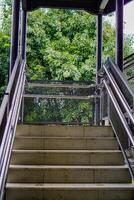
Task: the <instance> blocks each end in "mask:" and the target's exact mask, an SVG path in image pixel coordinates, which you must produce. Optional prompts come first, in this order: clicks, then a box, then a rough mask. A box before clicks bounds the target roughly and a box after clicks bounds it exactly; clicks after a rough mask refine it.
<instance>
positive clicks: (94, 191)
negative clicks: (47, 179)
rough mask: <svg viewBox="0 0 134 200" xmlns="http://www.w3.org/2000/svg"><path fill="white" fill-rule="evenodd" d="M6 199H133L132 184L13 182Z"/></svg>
mask: <svg viewBox="0 0 134 200" xmlns="http://www.w3.org/2000/svg"><path fill="white" fill-rule="evenodd" d="M6 191H7V193H6V199H7V200H9V199H10V200H83V199H84V200H133V199H134V184H48V183H47V184H19V183H16V184H13V183H11V184H10V183H8V184H7V186H6Z"/></svg>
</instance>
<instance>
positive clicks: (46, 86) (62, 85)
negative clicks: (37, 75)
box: [28, 82, 96, 89]
mask: <svg viewBox="0 0 134 200" xmlns="http://www.w3.org/2000/svg"><path fill="white" fill-rule="evenodd" d="M28 86H29V87H41V88H42V87H43V88H70V89H74V88H75V89H79V88H80V89H88V88H95V87H96V85H93V84H91V85H80V84H61V83H34V82H33V83H32V82H28Z"/></svg>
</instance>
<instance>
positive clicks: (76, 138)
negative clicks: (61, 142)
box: [15, 136, 116, 140]
mask: <svg viewBox="0 0 134 200" xmlns="http://www.w3.org/2000/svg"><path fill="white" fill-rule="evenodd" d="M42 138H43V139H74V140H78V139H83V140H85V139H92V140H94V139H95V140H100V139H101V140H104V139H105V140H107V139H109V140H113V139H114V140H116V138H115V137H114V136H113V137H111V136H110V137H109V136H108V137H100V136H99V137H87V136H83V137H78V136H77V137H68V136H67V137H64V136H63V137H54V136H51V137H48V136H16V137H15V139H42Z"/></svg>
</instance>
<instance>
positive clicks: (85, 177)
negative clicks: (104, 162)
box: [8, 168, 131, 183]
mask: <svg viewBox="0 0 134 200" xmlns="http://www.w3.org/2000/svg"><path fill="white" fill-rule="evenodd" d="M129 182H131V177H130V175H129V172H128V169H120V168H119V169H106V168H104V169H83V168H80V169H79V168H74V169H62V168H49V169H46V168H45V169H44V168H43V169H39V168H38V169H37V168H35V169H27V168H10V170H9V175H8V183H129Z"/></svg>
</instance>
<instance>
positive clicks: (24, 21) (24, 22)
mask: <svg viewBox="0 0 134 200" xmlns="http://www.w3.org/2000/svg"><path fill="white" fill-rule="evenodd" d="M26 35H27V12H26V11H22V33H21V53H22V59H26Z"/></svg>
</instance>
